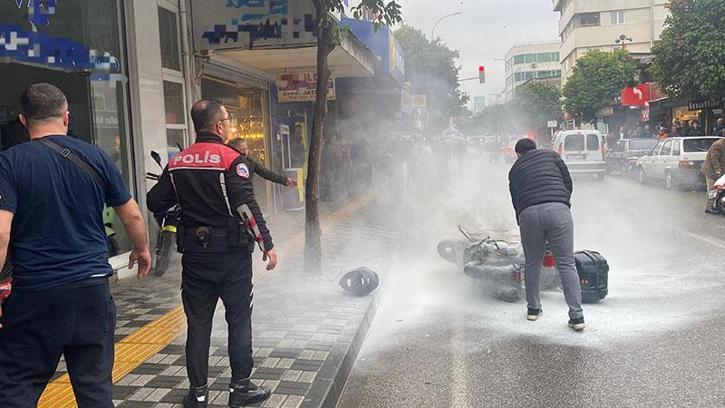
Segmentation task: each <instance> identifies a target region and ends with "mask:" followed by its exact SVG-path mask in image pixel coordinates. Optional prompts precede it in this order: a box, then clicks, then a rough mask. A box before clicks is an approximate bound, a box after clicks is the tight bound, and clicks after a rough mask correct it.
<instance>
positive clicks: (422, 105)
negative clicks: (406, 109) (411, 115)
mask: <svg viewBox="0 0 725 408" xmlns="http://www.w3.org/2000/svg"><path fill="white" fill-rule="evenodd" d="M413 108H414V109H426V108H428V98H427V97H426V96H425V95H413Z"/></svg>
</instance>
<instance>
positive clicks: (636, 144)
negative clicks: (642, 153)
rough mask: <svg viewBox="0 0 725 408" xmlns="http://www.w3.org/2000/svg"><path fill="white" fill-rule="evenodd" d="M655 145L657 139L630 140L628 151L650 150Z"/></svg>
mask: <svg viewBox="0 0 725 408" xmlns="http://www.w3.org/2000/svg"><path fill="white" fill-rule="evenodd" d="M656 145H657V139H632V140H630V141H629V150H647V151H649V150H652V148H653V147H655V146H656Z"/></svg>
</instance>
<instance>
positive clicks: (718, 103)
mask: <svg viewBox="0 0 725 408" xmlns="http://www.w3.org/2000/svg"><path fill="white" fill-rule="evenodd" d="M724 101H725V99H724V98H713V99H704V100H699V101H689V102H688V103H687V108H688V109H689V110H691V111H697V110H702V109H716V108H722V106H723V102H724Z"/></svg>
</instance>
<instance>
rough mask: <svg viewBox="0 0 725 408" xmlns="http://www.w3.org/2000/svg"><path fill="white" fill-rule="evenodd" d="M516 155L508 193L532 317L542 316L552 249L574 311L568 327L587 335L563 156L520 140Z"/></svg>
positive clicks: (565, 295)
mask: <svg viewBox="0 0 725 408" xmlns="http://www.w3.org/2000/svg"><path fill="white" fill-rule="evenodd" d="M515 151H516V155H517V156H518V160H517V161H516V163H514V165H513V167H512V168H511V171H510V172H509V188H510V190H511V199H512V201H513V205H514V209H515V210H516V219H517V221H518V223H519V229H520V232H521V244H522V245H523V249H524V255H525V257H526V269H525V274H526V301H527V303H528V310H527V318H528V320H531V321H535V320H538V319H539V318H540V317H541V316H542V314H543V310H542V308H541V300H540V298H539V293H540V290H541V288H540V286H541V285H540V277H541V266H542V262H543V260H544V256H545V254H546V250H547V244H548V246H549V248H550V249H551V252H552V253H553V254H554V257H555V258H556V266H557V268H558V269H559V274H560V275H561V284H562V287H563V289H564V298H565V299H566V303H567V305H568V306H569V327H571V328H572V329H574V330H577V331H579V330H583V329H584V328H585V327H586V325H585V323H584V312H583V310H582V306H581V303H582V294H581V286H580V283H579V274H578V273H577V270H576V266H575V263H574V221H573V219H572V215H571V210H570V207H571V193H572V191H573V183H572V180H571V176H570V175H569V170H568V169H567V167H566V164H565V163H564V161H563V160H562V159H561V158H560V157H559V155H557V154H556V153H555V152H553V151H551V150H544V149H537V148H536V142H534V141H533V140H531V139H521V140H519V141H518V143H516V148H515Z"/></svg>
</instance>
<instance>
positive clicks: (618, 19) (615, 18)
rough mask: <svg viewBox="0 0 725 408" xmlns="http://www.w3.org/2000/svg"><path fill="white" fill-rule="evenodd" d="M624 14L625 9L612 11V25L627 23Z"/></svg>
mask: <svg viewBox="0 0 725 408" xmlns="http://www.w3.org/2000/svg"><path fill="white" fill-rule="evenodd" d="M624 14H625V11H624V10H616V11H612V12H611V13H610V16H611V19H612V25H621V24H624V23H625V21H624Z"/></svg>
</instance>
